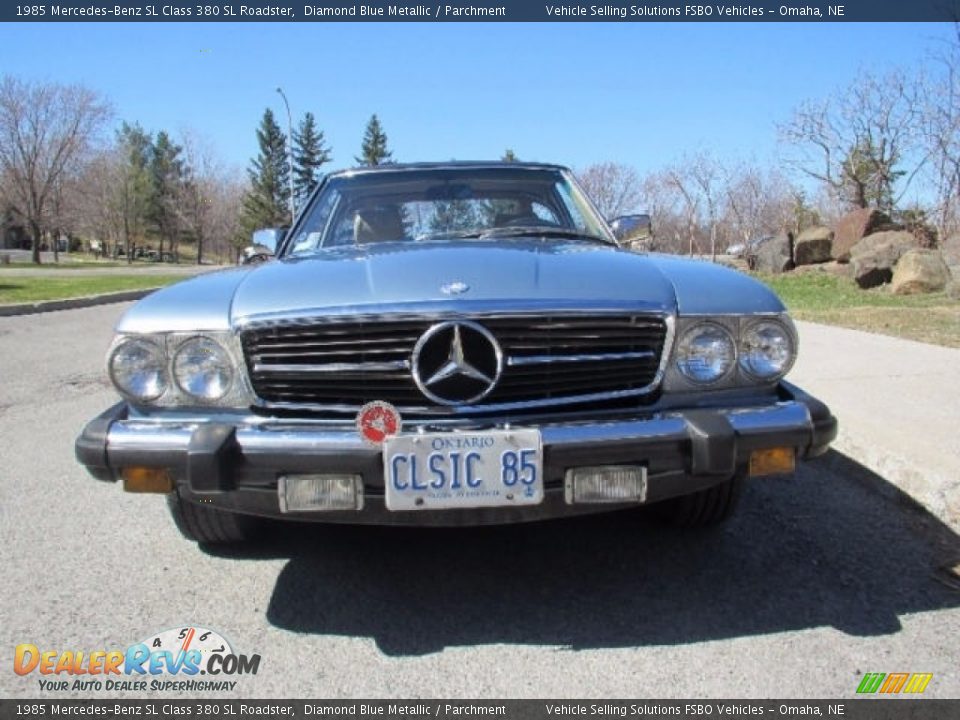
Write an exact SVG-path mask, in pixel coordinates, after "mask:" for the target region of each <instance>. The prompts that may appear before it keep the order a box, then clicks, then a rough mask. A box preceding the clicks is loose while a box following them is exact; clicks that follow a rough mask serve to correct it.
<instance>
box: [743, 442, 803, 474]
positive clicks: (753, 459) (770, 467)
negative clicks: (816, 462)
mask: <svg viewBox="0 0 960 720" xmlns="http://www.w3.org/2000/svg"><path fill="white" fill-rule="evenodd" d="M796 465H797V459H796V453H795V452H794V450H793V448H789V447H778V448H768V449H767V450H754V451H753V452H752V453H750V477H756V476H757V475H777V474H779V473H792V472H793V471H794V469H795V468H796Z"/></svg>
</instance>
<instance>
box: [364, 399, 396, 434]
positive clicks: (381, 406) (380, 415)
mask: <svg viewBox="0 0 960 720" xmlns="http://www.w3.org/2000/svg"><path fill="white" fill-rule="evenodd" d="M357 430H359V431H360V437H362V438H363V439H364V440H365V441H367V442H368V443H370V444H371V445H382V444H383V441H384V440H386V439H387V438H388V437H390V436H391V435H396V434H397V433H398V432H400V413H399V412H397V409H396V408H395V407H394V406H393V405H391V404H390V403H386V402H382V401H380V400H375V401H374V402H370V403H367V404H366V405H364V406H363V407H362V408H360V412H358V413H357Z"/></svg>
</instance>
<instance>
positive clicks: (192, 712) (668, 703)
mask: <svg viewBox="0 0 960 720" xmlns="http://www.w3.org/2000/svg"><path fill="white" fill-rule="evenodd" d="M761 716H762V717H765V718H778V719H779V718H797V717H802V718H808V717H833V718H843V719H844V720H848V719H849V720H861V719H863V720H867V719H869V720H888V719H889V720H941V719H942V718H948V717H960V700H924V699H920V698H902V697H896V698H882V697H873V698H870V699H867V698H856V699H848V700H709V701H706V700H503V701H491V700H338V701H330V700H224V701H217V700H210V699H201V700H182V699H179V700H163V699H157V700H49V699H42V700H0V720H29V719H35V720H40V719H42V718H98V717H100V718H118V717H123V718H128V717H147V718H154V719H155V720H160V719H166V718H178V719H179V720H184V719H185V718H191V719H192V718H203V719H204V720H206V719H207V718H223V719H225V720H233V719H239V718H295V719H296V720H326V719H329V718H351V720H352V719H355V718H362V719H363V720H367V719H373V718H383V719H384V720H427V719H428V718H431V719H432V718H438V719H441V720H448V719H453V718H471V719H473V718H486V717H488V718H510V719H511V720H569V719H571V718H573V719H576V720H579V719H581V718H591V717H592V718H598V720H610V719H612V718H661V717H677V718H696V719H697V720H715V719H720V718H726V719H729V718H741V717H750V718H757V717H761Z"/></svg>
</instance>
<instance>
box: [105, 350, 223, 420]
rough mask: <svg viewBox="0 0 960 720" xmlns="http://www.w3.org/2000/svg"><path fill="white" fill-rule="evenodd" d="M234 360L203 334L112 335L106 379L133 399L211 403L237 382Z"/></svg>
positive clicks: (143, 401)
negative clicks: (113, 336)
mask: <svg viewBox="0 0 960 720" xmlns="http://www.w3.org/2000/svg"><path fill="white" fill-rule="evenodd" d="M234 366H235V363H234V362H233V360H232V359H231V356H230V353H229V352H228V351H227V349H226V348H225V347H224V346H223V345H222V344H221V343H219V342H217V340H215V339H213V338H211V337H208V336H205V335H195V336H192V337H186V338H183V337H180V338H176V337H172V336H158V337H142V336H123V337H120V338H118V339H117V340H116V341H115V342H114V345H113V347H112V348H111V350H110V353H109V355H108V356H107V367H108V370H109V373H110V379H111V380H112V381H113V384H114V385H115V386H116V387H117V389H118V390H119V391H120V392H121V393H122V394H123V395H125V396H127V397H128V398H130V399H131V400H133V401H135V402H141V403H149V402H154V401H157V400H159V399H161V398H165V399H167V400H169V401H170V402H169V403H161V404H183V403H184V402H198V403H216V402H218V401H221V400H223V399H224V398H225V397H227V395H228V394H229V393H230V392H231V390H233V389H235V387H236V386H237V384H238V382H239V381H238V379H237V374H236V371H235V370H234Z"/></svg>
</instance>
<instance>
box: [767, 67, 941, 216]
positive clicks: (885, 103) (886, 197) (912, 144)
mask: <svg viewBox="0 0 960 720" xmlns="http://www.w3.org/2000/svg"><path fill="white" fill-rule="evenodd" d="M920 86H921V83H920V82H918V79H917V78H914V77H911V76H909V75H908V74H907V72H905V71H903V70H895V71H893V72H890V73H889V74H887V75H885V76H883V77H878V76H876V75H874V74H872V73H867V72H864V73H861V74H860V75H859V76H858V77H857V78H856V80H854V82H853V83H852V84H851V85H850V86H849V87H847V88H845V89H844V90H843V91H842V92H839V93H837V94H835V95H833V96H832V97H829V98H827V99H825V100H822V101H811V102H806V103H804V104H803V105H801V106H800V107H799V108H797V110H796V111H795V112H794V114H793V118H792V119H791V120H790V121H789V122H788V123H786V124H785V125H783V126H781V127H780V135H781V139H782V141H783V142H785V143H786V144H787V145H788V146H790V147H792V148H793V149H794V150H795V151H796V153H797V154H796V156H795V157H793V158H791V159H790V162H791V163H792V164H793V165H795V166H796V167H797V168H799V169H800V170H801V171H802V172H804V173H805V174H807V175H808V176H810V177H812V178H814V179H816V180H818V181H819V182H821V183H823V184H824V185H826V186H827V187H828V188H829V189H830V191H831V192H832V193H833V194H834V195H835V196H836V197H838V198H841V199H842V200H844V201H845V202H846V203H847V204H849V205H851V206H854V207H867V206H868V205H877V206H878V207H880V208H881V209H882V210H885V211H886V212H891V211H892V210H893V208H894V206H895V205H896V204H897V202H898V201H899V200H900V198H901V197H902V195H903V193H904V192H906V190H907V189H908V188H909V186H910V184H911V182H912V180H913V179H914V177H915V176H916V174H917V172H918V171H919V170H920V168H921V167H922V166H923V165H924V163H925V161H926V154H925V153H924V152H923V148H922V145H921V142H920V134H919V132H918V130H919V127H920V119H921V103H920V89H919V88H920Z"/></svg>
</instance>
